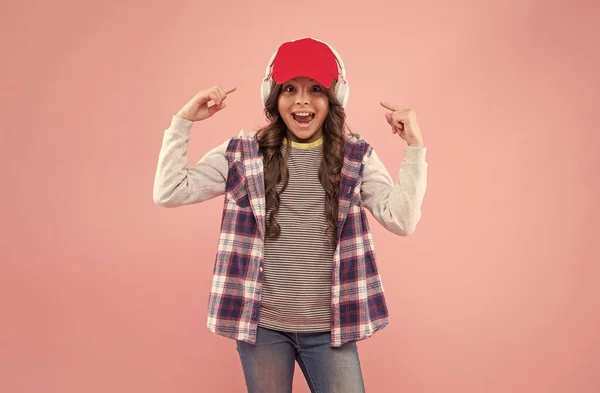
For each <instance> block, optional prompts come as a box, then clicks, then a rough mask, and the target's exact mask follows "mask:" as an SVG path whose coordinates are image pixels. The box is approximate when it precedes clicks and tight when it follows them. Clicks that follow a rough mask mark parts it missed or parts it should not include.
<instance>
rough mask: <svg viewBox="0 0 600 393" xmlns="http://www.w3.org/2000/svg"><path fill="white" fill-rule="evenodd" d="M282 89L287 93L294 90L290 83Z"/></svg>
mask: <svg viewBox="0 0 600 393" xmlns="http://www.w3.org/2000/svg"><path fill="white" fill-rule="evenodd" d="M283 90H284V91H286V92H288V93H293V92H294V91H296V88H295V87H294V86H292V85H287V86H286V87H284V88H283Z"/></svg>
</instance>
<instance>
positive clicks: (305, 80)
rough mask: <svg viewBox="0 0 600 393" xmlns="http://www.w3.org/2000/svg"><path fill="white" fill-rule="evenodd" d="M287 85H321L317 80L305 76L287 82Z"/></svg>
mask: <svg viewBox="0 0 600 393" xmlns="http://www.w3.org/2000/svg"><path fill="white" fill-rule="evenodd" d="M285 83H293V84H297V85H321V84H320V83H319V82H317V81H316V80H314V79H311V78H307V77H304V76H299V77H297V78H293V79H290V80H289V81H287V82H285Z"/></svg>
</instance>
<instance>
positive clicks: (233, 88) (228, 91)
mask: <svg viewBox="0 0 600 393" xmlns="http://www.w3.org/2000/svg"><path fill="white" fill-rule="evenodd" d="M235 89H236V87H232V88H231V89H228V90H225V95H228V94H231V93H233V92H234V91H235Z"/></svg>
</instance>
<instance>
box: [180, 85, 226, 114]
mask: <svg viewBox="0 0 600 393" xmlns="http://www.w3.org/2000/svg"><path fill="white" fill-rule="evenodd" d="M234 91H235V87H233V88H231V89H229V90H223V88H222V87H221V86H214V87H211V88H210V89H206V90H202V91H201V92H199V93H198V94H196V96H195V97H194V98H192V99H191V100H190V101H189V102H188V103H187V104H185V105H184V106H183V108H181V109H180V110H179V112H177V116H179V117H182V118H184V119H186V120H189V121H200V120H204V119H208V118H209V117H211V116H212V115H214V114H215V113H217V112H218V111H220V110H221V109H223V108H225V106H226V104H225V102H223V101H224V100H225V98H227V95H228V94H231V93H233V92H234ZM211 100H212V101H213V105H211V106H208V103H209V102H210V101H211Z"/></svg>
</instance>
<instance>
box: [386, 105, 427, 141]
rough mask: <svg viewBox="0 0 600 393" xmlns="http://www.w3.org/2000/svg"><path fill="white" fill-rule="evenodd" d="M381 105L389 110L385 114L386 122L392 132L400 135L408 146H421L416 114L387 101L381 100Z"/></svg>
mask: <svg viewBox="0 0 600 393" xmlns="http://www.w3.org/2000/svg"><path fill="white" fill-rule="evenodd" d="M381 106H383V107H384V108H386V109H389V110H390V111H391V112H387V113H386V114H385V118H386V120H387V122H388V123H389V124H390V126H392V134H398V135H400V138H402V139H404V140H405V141H406V143H407V144H408V145H409V146H416V147H423V146H424V143H423V135H421V130H420V128H419V123H418V122H417V114H416V113H415V111H414V110H412V109H410V108H402V107H400V106H398V105H393V104H390V103H388V102H381Z"/></svg>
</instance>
